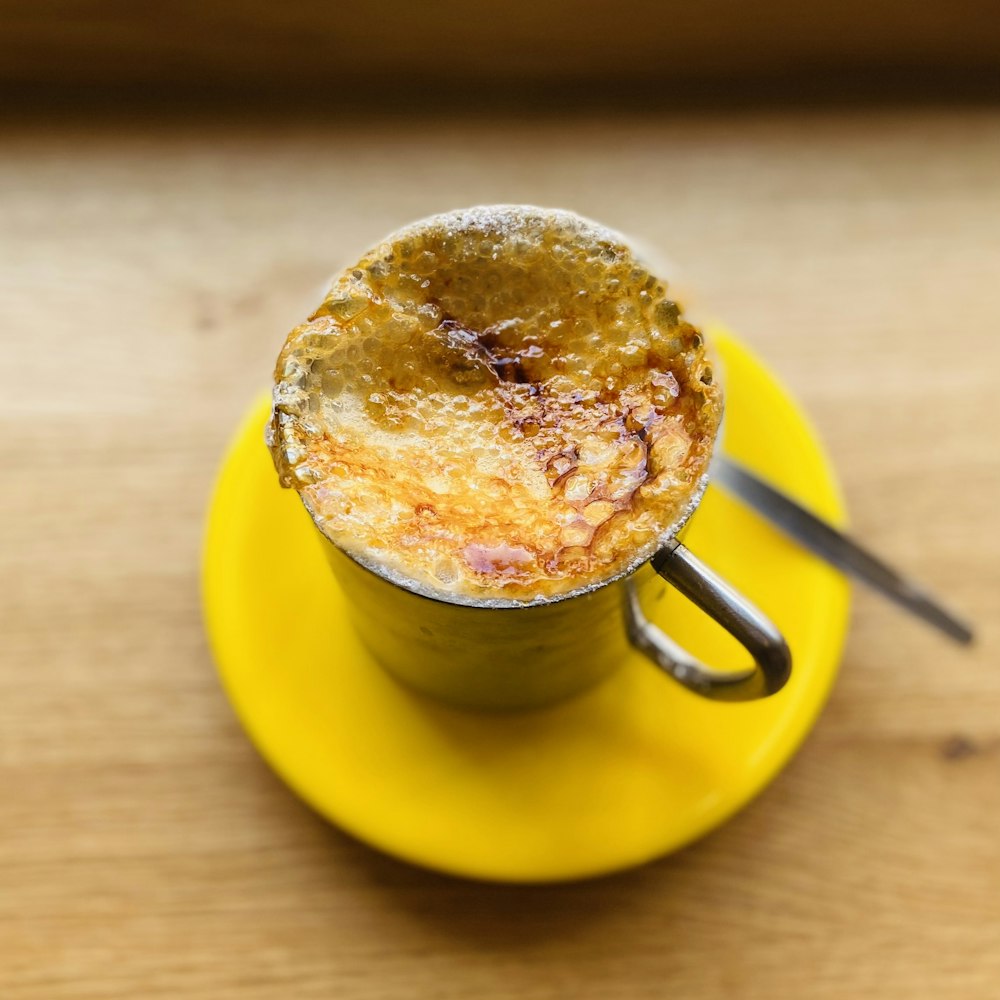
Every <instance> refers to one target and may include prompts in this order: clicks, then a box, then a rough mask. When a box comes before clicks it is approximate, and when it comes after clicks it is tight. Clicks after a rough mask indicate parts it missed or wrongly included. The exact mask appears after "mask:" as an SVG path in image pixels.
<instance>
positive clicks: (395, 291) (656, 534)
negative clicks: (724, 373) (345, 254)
mask: <svg viewBox="0 0 1000 1000" xmlns="http://www.w3.org/2000/svg"><path fill="white" fill-rule="evenodd" d="M721 410H722V396H721V390H720V388H719V386H718V384H717V382H716V380H715V379H714V378H713V374H712V368H711V364H710V362H709V361H708V360H707V359H706V357H705V351H704V345H703V341H702V336H701V334H700V333H699V331H698V330H697V329H695V327H693V326H692V325H691V324H690V323H688V322H686V321H685V320H684V318H683V317H682V315H681V313H680V310H679V307H678V306H677V304H676V303H675V302H673V301H671V300H670V299H669V298H668V297H667V290H666V286H665V284H664V283H663V282H662V281H660V280H659V279H658V278H656V277H655V276H654V275H652V274H650V273H649V272H648V271H647V270H646V268H645V267H644V266H643V265H642V264H641V263H640V262H639V261H637V260H636V258H635V257H634V256H633V253H632V251H631V249H630V248H629V246H628V245H627V244H626V243H625V242H624V241H623V238H622V237H621V236H620V235H618V234H616V233H613V232H611V231H609V230H607V229H604V228H602V227H600V226H598V225H596V224H594V223H592V222H590V221H587V220H585V219H582V218H580V217H579V216H576V215H573V214H571V213H568V212H562V211H553V210H547V209H539V208H533V207H526V206H513V205H501V206H487V207H480V208H474V209H471V210H468V211H459V212H452V213H448V214H446V215H439V216H435V217H432V218H430V219H425V220H423V221H421V222H417V223H415V224H413V225H411V226H408V227H406V228H405V229H402V230H400V231H399V232H397V233H394V234H393V235H392V236H389V237H388V238H387V239H385V240H384V241H383V242H381V243H379V244H378V245H377V246H376V247H375V248H374V249H372V250H371V251H370V252H368V253H367V254H365V255H364V256H363V257H362V258H361V260H360V261H358V263H357V264H356V265H355V266H354V267H350V268H347V269H346V270H345V271H343V272H342V273H341V274H340V275H339V276H338V277H337V278H336V279H335V281H334V283H333V285H332V287H331V289H330V291H329V293H328V294H327V297H326V299H325V300H324V301H323V303H322V304H321V305H320V307H319V308H318V309H317V310H316V312H315V313H314V314H313V315H312V316H311V317H310V318H309V320H308V321H307V322H306V323H304V324H303V325H301V326H299V327H296V328H295V329H294V330H293V331H292V332H291V333H290V334H289V335H288V338H287V340H286V342H285V345H284V348H283V349H282V351H281V354H280V356H279V358H278V363H277V367H276V370H275V386H274V407H273V412H272V417H271V422H270V424H269V427H268V432H267V440H268V444H269V446H270V448H271V452H272V455H273V456H274V460H275V464H276V466H277V469H278V472H279V475H280V477H281V481H282V483H283V484H284V485H285V486H290V487H293V488H295V489H296V490H298V492H299V493H300V495H301V497H302V499H303V501H304V502H305V504H306V507H307V508H308V510H309V511H310V513H311V514H312V516H313V518H314V520H315V522H316V523H317V525H318V526H319V528H320V529H321V530H322V531H323V533H324V534H325V535H326V536H327V537H328V538H329V539H330V540H331V541H332V542H334V543H335V544H336V545H337V546H339V547H340V548H341V549H343V550H344V551H346V552H347V553H348V554H350V555H352V556H353V557H354V558H355V559H357V560H358V561H360V562H361V563H363V564H364V565H366V566H368V567H369V568H373V569H376V571H378V572H380V573H382V574H383V575H385V576H387V577H388V578H390V579H392V580H394V581H396V582H399V583H402V584H403V585H405V586H408V587H410V588H411V589H414V590H417V591H421V592H424V593H428V594H431V595H434V596H438V597H442V598H444V599H446V600H457V601H460V602H462V603H467V602H473V603H477V602H485V603H493V602H496V601H501V602H507V601H516V602H520V601H524V602H530V601H537V600H545V599H550V598H552V597H555V596H558V595H563V594H566V593H568V592H570V591H574V590H577V589H580V588H585V587H588V586H593V585H596V584H599V583H600V582H602V581H604V580H607V579H610V578H612V577H615V576H617V575H620V574H621V573H623V572H625V571H627V570H629V569H631V568H633V567H634V566H635V565H637V564H638V563H640V562H641V561H643V560H644V559H646V558H648V557H649V556H650V555H652V553H653V551H655V549H656V547H657V546H658V544H660V543H661V541H662V540H663V539H664V537H666V536H668V535H669V534H670V533H671V531H672V528H673V527H674V526H675V525H676V524H677V523H678V522H679V521H680V520H681V519H683V517H684V515H685V514H686V513H687V511H688V510H689V508H690V506H691V504H692V503H693V502H694V501H695V500H696V499H697V496H698V494H699V490H700V488H701V487H702V485H703V481H704V476H705V473H706V470H707V467H708V462H709V459H710V457H711V450H712V445H713V442H714V439H715V435H716V433H717V430H718V424H719V419H720V416H721Z"/></svg>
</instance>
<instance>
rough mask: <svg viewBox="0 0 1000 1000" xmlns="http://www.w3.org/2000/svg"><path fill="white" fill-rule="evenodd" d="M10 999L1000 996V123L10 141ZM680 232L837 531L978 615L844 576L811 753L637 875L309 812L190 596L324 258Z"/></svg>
mask: <svg viewBox="0 0 1000 1000" xmlns="http://www.w3.org/2000/svg"><path fill="white" fill-rule="evenodd" d="M0 149H2V156H0V212H2V219H0V313H2V314H0V337H2V347H3V349H2V352H0V374H2V380H0V385H2V387H3V389H2V393H0V429H2V436H0V463H2V468H3V470H4V472H3V489H2V490H0V573H2V581H3V592H2V597H0V996H2V997H3V998H4V1000H59V998H74V1000H76V998H80V1000H82V998H99V997H100V998H130V1000H131V998H136V997H167V996H169V997H181V996H183V997H187V998H204V1000H227V998H236V997H239V998H241V1000H243V998H246V1000H259V998H278V997H281V998H292V997H295V998H309V997H338V998H350V1000H395V998H455V1000H458V998H466V997H473V996H475V997H483V998H506V997H511V996H518V997H521V998H523V1000H550V998H556V997H576V998H595V1000H596V998H607V997H613V998H621V1000H642V998H653V997H657V998H659V997H683V998H686V1000H722V998H726V1000H729V998H738V1000H771V998H773V997H793V998H808V1000H842V998H845V997H850V998H854V1000H859V998H860V1000H864V998H872V1000H875V998H878V1000H891V998H900V1000H902V998H906V1000H914V998H924V997H926V998H938V1000H940V998H949V1000H980V998H982V1000H988V998H996V997H998V996H1000V663H998V662H997V661H998V653H1000V532H998V530H997V517H998V511H1000V443H998V431H997V428H998V426H1000V423H998V416H1000V403H998V381H1000V113H997V112H996V111H993V110H984V109H980V110H970V111H957V110H952V111H948V112H943V111H942V112H931V111H917V110H912V111H908V112H896V113H888V112H886V113H879V114H874V113H868V114H866V113H863V112H860V111H859V112H851V113H846V112H845V113H832V112H831V113H824V114H821V115H815V114H814V115H808V114H804V113H799V112H775V113H772V114H759V115H754V116H747V115H743V116H729V115H726V114H722V113H718V114H713V115H707V116H704V117H697V116H693V115H688V116H681V117H676V118H656V119H649V118H646V119H641V118H638V117H635V118H628V117H626V118H621V117H619V118H616V119H614V120H612V119H600V118H597V117H578V118H573V119H561V120H559V119H551V120H545V119H542V120H536V121H533V122H530V123H525V122H523V121H520V122H519V121H516V120H515V119H513V118H507V119H503V120H496V121H487V120H484V119H481V118H479V119H476V118H472V117H469V118H466V119H453V120H444V119H440V120H433V121H425V122H422V123H413V122H410V123H405V122H404V121H403V120H401V119H398V120H397V119H384V120H379V121H367V122H366V121H363V120H361V119H358V120H356V121H353V122H348V121H335V120H332V119H331V120H325V121H307V120H305V119H303V118H296V117H295V116H294V115H292V116H288V115H285V116H281V117H275V118H273V119H265V120H260V121H250V120H247V119H242V120H240V121H238V122H237V121H231V120H227V119H225V118H224V117H213V116H211V115H201V116H199V117H197V118H193V117H192V118H188V119H186V118H185V117H184V116H180V115H177V116H175V117H173V118H170V119H164V120H158V121H150V120H140V119H127V118H121V119H117V120H116V119H108V118H106V119H103V120H92V121H74V120H71V119H61V120H51V121H35V122H31V123H27V122H24V121H22V122H20V123H19V124H16V123H8V124H7V125H5V126H3V128H2V131H0ZM501 200H516V201H531V202H537V203H542V204H560V205H563V206H566V207H571V208H575V209H577V210H579V211H582V212H584V213H586V214H589V215H592V216H594V217H597V218H599V219H601V220H603V221H606V222H607V223H609V224H611V225H614V226H617V227H619V228H621V229H623V230H625V231H627V232H630V233H633V234H635V235H636V236H639V237H641V238H644V239H646V240H648V241H649V242H650V243H652V244H654V245H657V246H659V247H662V248H664V249H665V250H666V251H667V252H668V253H669V254H670V255H671V256H672V257H673V258H674V259H675V260H676V261H678V262H680V263H681V264H682V265H683V268H684V274H685V283H686V284H687V285H688V286H690V287H692V288H696V289H697V290H698V294H697V299H698V301H699V302H700V303H701V304H702V306H703V307H707V306H710V307H711V309H712V311H713V312H714V313H716V314H718V315H721V316H723V317H725V318H726V320H727V321H728V322H729V323H730V324H731V325H732V326H733V327H734V328H736V329H737V330H739V331H740V332H741V333H742V335H743V336H744V337H745V338H746V339H747V340H748V341H749V342H750V343H751V344H752V345H753V346H754V347H755V348H756V349H757V350H758V351H759V352H760V353H761V354H762V355H763V356H764V357H765V358H766V359H767V360H768V361H769V362H770V363H771V364H772V365H773V367H774V368H775V370H776V371H777V372H778V373H779V374H780V375H781V376H782V377H783V378H784V379H785V380H786V382H787V383H788V384H789V385H790V386H791V387H792V389H793V390H794V392H795V393H796V394H797V395H798V396H799V398H800V399H801V400H802V401H803V402H804V403H805V405H806V407H807V409H808V410H809V412H810V413H811V415H812V417H813V419H814V421H815V423H816V425H817V427H818V428H819V430H820V432H821V434H822V436H823V438H824V439H825V441H826V442H827V444H828V446H829V449H830V451H831V453H832V455H833V457H834V459H835V461H836V464H837V466H838V468H839V470H840V473H841V476H842V479H843V484H844V489H845V492H846V496H847V499H848V503H849V506H850V509H851V513H852V520H853V526H854V530H855V531H856V533H857V534H858V535H859V536H860V537H861V538H862V539H866V540H868V541H870V542H871V543H873V544H874V545H875V546H876V547H877V548H878V549H879V551H881V552H882V553H884V554H885V556H886V557H887V558H889V559H890V560H892V561H894V562H895V563H897V564H898V565H899V566H900V567H902V568H905V569H907V570H909V571H912V572H913V573H914V574H916V575H917V576H918V577H920V578H922V579H924V580H926V581H927V582H928V583H929V584H931V585H933V586H934V587H936V588H937V589H938V590H939V591H940V592H942V593H943V594H946V595H948V596H949V598H950V599H951V601H952V603H953V604H954V605H956V606H957V607H959V608H962V609H963V610H965V611H966V612H967V613H969V614H970V615H971V616H972V618H973V619H974V620H975V621H976V623H977V624H978V626H979V631H980V638H979V642H978V644H977V645H976V646H975V647H974V648H973V649H971V650H968V651H964V650H960V649H957V648H955V647H953V646H951V645H949V644H948V643H947V642H946V641H945V640H943V639H939V638H938V637H937V636H936V635H935V634H933V633H931V632H929V631H928V630H926V629H924V628H922V627H921V626H919V625H917V624H914V623H911V622H910V621H909V620H908V619H905V618H903V617H901V616H900V615H899V614H898V613H897V612H895V611H894V610H893V609H892V608H891V607H888V606H886V605H884V604H882V603H880V602H879V601H878V600H877V599H876V598H873V597H870V596H869V595H868V594H866V593H858V595H857V600H856V609H855V616H854V623H853V627H852V631H851V635H850V640H849V643H848V647H847V651H846V656H845V659H844V665H843V672H842V676H841V679H840V682H839V684H838V686H837V689H836V691H835V693H834V695H833V698H832V701H831V703H830V705H829V707H828V709H827V711H826V712H825V714H824V716H823V718H822V720H821V722H820V724H819V726H818V728H817V729H816V731H815V733H814V735H813V736H812V738H811V739H810V740H809V742H808V743H807V745H806V746H805V748H804V749H803V750H802V752H801V753H800V754H799V755H798V757H797V758H796V759H795V761H794V762H793V764H792V765H791V766H790V767H789V768H788V770H787V771H786V772H785V773H784V774H783V775H782V776H781V777H780V778H779V779H778V780H777V781H776V782H775V784H774V785H773V786H772V787H771V788H770V789H769V790H768V791H767V792H766V793H765V794H764V795H763V796H762V797H761V798H760V799H759V800H758V801H757V802H756V803H754V804H753V805H752V806H751V807H750V808H748V809H747V810H746V811H745V812H744V813H742V814H741V815H740V816H738V817H737V818H736V819H735V820H733V821H732V822H731V823H729V824H728V825H727V826H726V827H724V828H723V829H721V830H719V831H718V832H717V833H715V834H713V835H712V836H710V837H709V838H707V839H706V840H704V841H703V842H701V843H699V844H697V845H695V846H693V847H691V848H689V849H688V850H685V851H683V852H682V853H681V854H679V855H677V856H675V857H672V858H667V859H664V860H662V861H660V862H657V863H655V864H652V865H649V866H647V867H645V868H643V869H641V870H637V871H634V872H631V873H628V874H625V875H621V876H616V877H613V878H608V879H603V880H598V881H593V882H589V883H584V884H576V885H567V886H562V887H549V888H539V887H535V888H513V887H495V886H488V885H478V884H472V883H464V882H460V881H455V880H451V879H446V878H442V877H438V876H436V875H433V874H429V873H426V872H423V871H419V870H416V869H412V868H409V867H407V866H405V865H403V864H400V863H397V862H395V861H392V860H389V859H387V858H384V857H382V856H379V855H377V854H375V853H374V852H372V851H370V850H368V849H367V848H366V847H364V846H362V845H360V844H358V843H355V842H354V841H352V840H350V839H348V838H347V837H345V836H344V835H342V834H340V833H338V832H337V831H336V830H334V829H332V828H331V827H329V826H328V825H327V824H326V823H325V822H323V821H322V820H320V819H318V818H317V817H316V816H314V815H313V814H312V813H311V812H309V810H308V809H306V808H305V807H304V806H303V805H301V804H300V803H299V802H298V801H297V800H296V799H295V798H294V797H293V796H292V794H291V793H290V792H289V791H288V790H287V789H286V788H285V787H284V786H283V785H282V784H281V783H280V782H279V781H278V780H277V779H276V778H275V777H274V776H273V775H272V774H271V773H270V772H269V771H268V769H267V768H266V766H265V765H264V764H263V763H262V762H261V761H260V760H259V758H258V757H257V755H256V753H255V752H254V750H253V749H252V747H251V746H250V744H249V743H248V742H247V740H246V739H245V737H244V736H243V734H242V732H241V731H240V729H239V727H238V726H237V724H236V722H235V720H234V718H233V715H232V713H231V711H230V709H229V707H228V705H227V703H226V701H225V699H224V698H223V696H222V694H221V692H220V690H219V687H218V685H217V683H216V680H215V677H214V673H213V667H212V662H211V659H210V657H209V654H208V651H207V649H206V645H205V640H204V637H203V634H202V628H201V622H200V619H199V603H198V558H199V544H200V537H201V528H202V516H203V511H204V507H205V502H206V497H207V495H208V491H209V488H210V484H211V481H212V477H213V473H214V471H215V468H216V463H217V462H218V460H219V457H220V453H221V451H222V449H223V447H224V445H225V443H226V440H227V438H228V437H229V435H230V433H231V431H232V429H233V425H234V422H235V421H236V420H237V419H238V417H239V416H240V414H241V412H242V411H243V409H244V407H245V406H246V405H247V403H248V401H249V400H250V399H251V398H252V397H253V395H254V394H255V393H256V392H258V391H259V390H260V388H261V387H262V386H263V385H264V384H265V383H266V382H267V380H268V377H269V371H270V367H271V365H272V362H273V359H274V356H275V354H276V351H277V349H278V346H279V343H280V341H281V339H282V337H283V335H284V333H285V331H286V329H287V328H289V327H290V326H291V325H292V324H293V323H294V322H295V321H296V320H297V319H298V318H299V317H300V316H301V315H302V314H303V312H304V310H305V309H306V307H307V305H308V304H310V303H311V302H312V301H313V300H314V299H315V296H316V291H317V289H318V287H319V286H320V284H321V282H322V281H323V279H324V277H325V276H326V275H327V274H328V272H330V271H331V270H332V269H333V268H334V267H336V266H337V265H338V264H340V263H341V262H344V261H345V260H346V258H348V257H350V256H351V255H352V254H354V253H355V252H357V251H359V250H360V249H362V248H363V247H364V246H365V245H366V244H367V243H369V242H370V241H371V240H373V239H374V238H376V237H378V236H380V235H382V234H383V233H384V232H386V231H388V230H389V229H391V228H393V227H395V226H396V225H397V224H399V223H401V222H404V221H406V220H409V219H411V218H414V217H417V216H420V215H424V214H427V213H429V212H431V211H436V210H441V209H445V208H450V207H456V206H461V205H466V204H472V203H476V202H482V201H501Z"/></svg>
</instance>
